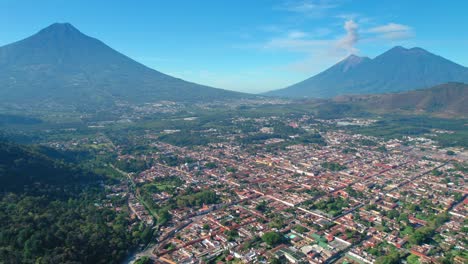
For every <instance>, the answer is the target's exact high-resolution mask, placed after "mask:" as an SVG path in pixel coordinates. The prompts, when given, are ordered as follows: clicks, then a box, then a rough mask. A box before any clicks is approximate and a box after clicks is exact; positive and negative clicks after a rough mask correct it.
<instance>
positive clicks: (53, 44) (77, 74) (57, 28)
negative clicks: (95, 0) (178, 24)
mask: <svg viewBox="0 0 468 264" xmlns="http://www.w3.org/2000/svg"><path fill="white" fill-rule="evenodd" d="M0 87H1V89H0V103H1V102H3V103H4V102H8V103H40V102H50V103H58V104H63V105H83V104H85V105H107V104H113V103H115V102H116V101H127V102H134V103H143V102H151V101H155V100H173V101H192V102H193V101H203V100H217V99H226V98H228V99H229V98H239V97H246V96H248V95H246V94H242V93H237V92H232V91H227V90H222V89H215V88H211V87H207V86H203V85H199V84H195V83H191V82H187V81H184V80H181V79H178V78H174V77H171V76H169V75H166V74H163V73H161V72H158V71H156V70H153V69H150V68H148V67H146V66H144V65H142V64H140V63H138V62H136V61H134V60H132V59H130V58H128V57H126V56H125V55H123V54H121V53H119V52H117V51H115V50H113V49H112V48H110V47H109V46H107V45H106V44H104V43H103V42H101V41H99V40H97V39H94V38H91V37H89V36H86V35H84V34H83V33H81V32H80V31H79V30H77V29H76V28H75V27H73V26H72V25H71V24H68V23H65V24H59V23H56V24H53V25H51V26H49V27H47V28H45V29H43V30H41V31H40V32H38V33H37V34H35V35H33V36H31V37H28V38H26V39H24V40H21V41H18V42H15V43H12V44H9V45H6V46H3V47H0Z"/></svg>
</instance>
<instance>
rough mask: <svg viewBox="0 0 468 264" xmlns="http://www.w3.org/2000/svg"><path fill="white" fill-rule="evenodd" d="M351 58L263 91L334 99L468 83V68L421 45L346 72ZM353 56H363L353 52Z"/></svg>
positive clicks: (399, 48) (388, 53)
mask: <svg viewBox="0 0 468 264" xmlns="http://www.w3.org/2000/svg"><path fill="white" fill-rule="evenodd" d="M351 56H353V55H351ZM351 56H350V57H351ZM350 57H348V58H346V59H344V60H342V61H340V62H338V63H336V64H335V65H333V66H331V67H330V68H328V69H326V70H324V71H322V72H320V73H318V74H316V75H314V76H312V77H311V78H308V79H306V80H304V81H301V82H299V83H296V84H293V85H291V86H288V87H286V88H282V89H278V90H273V91H269V92H266V93H264V94H265V95H270V96H285V97H316V98H332V97H334V96H337V95H345V94H370V93H375V94H377V93H386V92H399V91H408V90H414V89H421V88H427V87H431V86H434V85H438V84H441V83H446V82H453V81H458V82H468V68H466V67H464V66H462V65H459V64H456V63H454V62H452V61H450V60H447V59H445V58H443V57H441V56H438V55H435V54H432V53H430V52H428V51H426V50H424V49H422V48H419V47H414V48H410V49H407V48H404V47H402V46H396V47H393V48H391V49H389V50H388V51H386V52H384V53H382V54H380V55H378V56H376V57H375V58H373V59H368V60H363V59H362V60H361V61H360V63H357V64H354V65H353V67H351V68H346V70H345V71H344V70H343V65H346V64H347V63H348V61H349V58H350ZM353 58H354V59H355V58H361V57H357V56H355V55H354V57H351V59H353ZM364 58H365V57H364Z"/></svg>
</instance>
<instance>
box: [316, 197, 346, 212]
mask: <svg viewBox="0 0 468 264" xmlns="http://www.w3.org/2000/svg"><path fill="white" fill-rule="evenodd" d="M348 206H349V202H348V201H347V200H345V199H343V198H341V197H337V198H335V197H330V198H327V199H323V200H321V201H319V202H317V203H315V204H313V205H312V208H313V209H319V210H321V211H324V212H326V213H328V214H330V215H331V216H337V215H339V214H341V213H342V212H343V208H344V207H348Z"/></svg>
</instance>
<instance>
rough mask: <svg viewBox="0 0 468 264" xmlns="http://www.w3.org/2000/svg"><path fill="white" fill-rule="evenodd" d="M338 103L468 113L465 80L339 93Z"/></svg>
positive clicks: (387, 109)
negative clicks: (399, 89) (371, 92)
mask: <svg viewBox="0 0 468 264" xmlns="http://www.w3.org/2000/svg"><path fill="white" fill-rule="evenodd" d="M333 101H335V102H340V103H353V104H357V105H359V106H362V107H365V108H366V109H370V110H372V111H380V112H390V111H391V112H395V111H403V112H411V113H428V114H433V115H440V116H454V117H468V105H467V104H466V102H468V84H464V83H446V84H441V85H437V86H435V87H432V88H427V89H421V90H415V91H409V92H400V93H390V94H376V95H353V96H339V97H336V98H334V99H333Z"/></svg>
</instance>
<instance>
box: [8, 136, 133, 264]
mask: <svg viewBox="0 0 468 264" xmlns="http://www.w3.org/2000/svg"><path fill="white" fill-rule="evenodd" d="M40 149H41V148H37V147H31V146H22V145H17V144H13V143H6V142H0V186H1V187H0V226H1V227H2V228H1V230H0V262H1V263H57V264H58V263H121V261H122V259H123V258H125V257H126V256H127V255H128V254H129V252H130V251H131V250H132V249H134V248H135V247H136V246H137V245H138V244H139V243H141V242H142V240H140V231H139V230H137V228H130V224H131V222H130V219H129V218H128V212H117V211H115V210H112V209H110V208H108V207H104V206H101V205H100V204H104V202H105V201H104V199H105V197H106V194H105V189H104V187H102V186H101V185H100V180H104V178H103V177H100V176H97V175H95V174H94V173H91V172H87V171H85V170H84V169H81V168H80V167H79V166H77V165H75V164H68V163H64V162H63V161H59V160H56V159H54V158H52V157H50V156H48V155H46V154H45V153H42V152H41V151H40ZM107 202H108V201H107ZM112 202H113V203H114V204H115V205H117V206H120V207H121V208H125V206H126V200H123V201H119V200H118V199H114V200H113V201H112ZM135 232H136V233H135Z"/></svg>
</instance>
